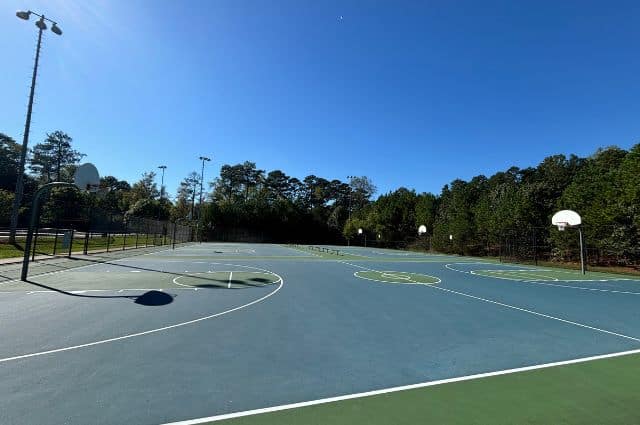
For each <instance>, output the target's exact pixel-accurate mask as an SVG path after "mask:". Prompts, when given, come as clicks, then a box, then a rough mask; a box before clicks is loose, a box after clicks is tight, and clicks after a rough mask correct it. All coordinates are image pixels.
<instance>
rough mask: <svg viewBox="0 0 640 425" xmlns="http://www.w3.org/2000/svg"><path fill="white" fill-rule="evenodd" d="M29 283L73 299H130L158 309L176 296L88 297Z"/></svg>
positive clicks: (152, 294)
mask: <svg viewBox="0 0 640 425" xmlns="http://www.w3.org/2000/svg"><path fill="white" fill-rule="evenodd" d="M27 283H29V284H31V285H35V286H38V287H40V288H43V289H46V290H49V291H53V292H58V293H60V294H64V295H69V296H71V297H78V298H94V299H118V298H124V299H130V300H133V302H134V303H135V304H138V305H144V306H150V307H158V306H163V305H167V304H171V303H172V302H173V299H174V298H175V295H170V294H167V293H166V292H162V291H156V290H151V291H147V292H145V293H143V294H141V295H86V294H74V293H73V292H68V291H64V290H62V289H58V288H54V287H52V286H47V285H43V284H41V283H36V282H34V281H32V280H27Z"/></svg>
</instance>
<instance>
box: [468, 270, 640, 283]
mask: <svg viewBox="0 0 640 425" xmlns="http://www.w3.org/2000/svg"><path fill="white" fill-rule="evenodd" d="M471 273H473V274H476V275H479V276H487V277H493V278H498V279H510V280H523V281H567V282H572V281H575V282H581V281H608V280H625V279H626V280H640V278H637V277H635V278H634V277H633V276H629V275H621V274H615V273H603V272H591V271H589V272H587V273H585V274H582V272H580V271H579V270H567V269H560V268H548V267H547V268H528V267H526V266H523V268H522V269H518V270H507V269H495V270H494V269H489V270H483V269H478V270H473V271H472V272H471Z"/></svg>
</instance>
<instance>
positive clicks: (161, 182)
mask: <svg viewBox="0 0 640 425" xmlns="http://www.w3.org/2000/svg"><path fill="white" fill-rule="evenodd" d="M158 168H159V169H161V170H162V177H161V179H160V203H162V199H163V198H164V196H163V195H164V170H166V169H167V166H166V165H158Z"/></svg>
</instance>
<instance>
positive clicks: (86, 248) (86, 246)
mask: <svg viewBox="0 0 640 425" xmlns="http://www.w3.org/2000/svg"><path fill="white" fill-rule="evenodd" d="M90 234H91V230H89V229H87V230H86V231H85V234H84V248H83V249H82V253H83V254H84V255H87V251H88V250H89V235H90Z"/></svg>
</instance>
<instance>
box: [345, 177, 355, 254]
mask: <svg viewBox="0 0 640 425" xmlns="http://www.w3.org/2000/svg"><path fill="white" fill-rule="evenodd" d="M347 178H348V179H349V208H348V214H349V216H348V218H347V221H351V194H352V193H353V191H352V190H351V179H355V178H356V176H347ZM350 245H351V238H350V237H348V238H347V246H350Z"/></svg>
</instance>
